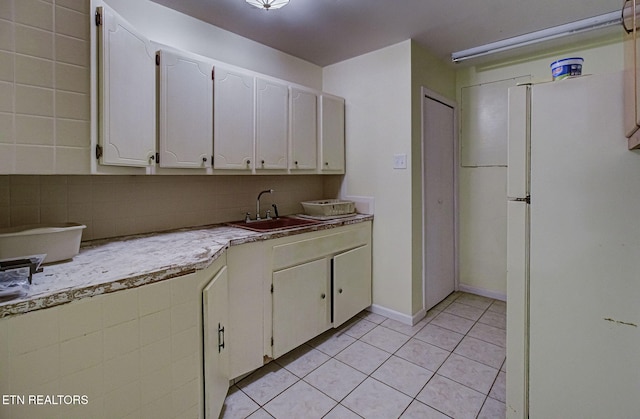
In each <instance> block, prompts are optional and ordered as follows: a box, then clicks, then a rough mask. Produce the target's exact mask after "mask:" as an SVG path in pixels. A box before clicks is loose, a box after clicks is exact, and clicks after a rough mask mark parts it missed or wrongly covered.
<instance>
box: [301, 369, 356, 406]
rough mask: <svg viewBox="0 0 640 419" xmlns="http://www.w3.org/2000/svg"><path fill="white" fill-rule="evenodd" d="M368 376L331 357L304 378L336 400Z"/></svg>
mask: <svg viewBox="0 0 640 419" xmlns="http://www.w3.org/2000/svg"><path fill="white" fill-rule="evenodd" d="M365 378H367V376H366V375H365V374H363V373H361V372H360V371H358V370H356V369H355V368H352V367H350V366H348V365H347V364H344V363H342V362H340V361H337V360H335V359H330V360H329V361H327V362H325V363H324V364H322V366H320V367H319V368H318V369H316V370H315V371H313V372H312V373H310V374H309V375H307V376H306V377H305V378H304V380H305V381H306V382H307V383H309V384H311V385H312V386H314V387H315V388H317V389H318V390H320V391H322V392H323V393H324V394H326V395H328V396H329V397H331V398H332V399H334V400H336V401H340V400H342V399H344V398H345V397H346V395H347V394H349V393H350V392H351V391H353V389H354V388H356V387H357V386H358V385H359V384H360V383H362V382H363V381H364V380H365Z"/></svg>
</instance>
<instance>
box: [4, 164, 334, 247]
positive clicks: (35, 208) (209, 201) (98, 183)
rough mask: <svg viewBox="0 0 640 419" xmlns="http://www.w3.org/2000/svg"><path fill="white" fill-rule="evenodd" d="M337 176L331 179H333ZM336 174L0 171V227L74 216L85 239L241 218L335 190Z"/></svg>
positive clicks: (290, 210)
mask: <svg viewBox="0 0 640 419" xmlns="http://www.w3.org/2000/svg"><path fill="white" fill-rule="evenodd" d="M333 178H336V179H333ZM339 179H340V176H324V177H323V176H319V175H309V176H57V175H56V176H35V175H34V176H0V228H3V227H10V226H17V225H23V224H37V223H59V222H78V223H82V224H85V225H86V226H87V228H86V229H85V230H84V231H83V233H82V239H83V240H93V239H101V238H106V237H114V236H123V235H129V234H138V233H149V232H153V231H161V230H169V229H175V228H181V227H191V226H198V225H206V224H215V223H221V222H225V221H234V220H240V219H242V218H243V214H244V213H246V212H251V213H252V214H253V213H255V205H256V197H257V196H258V193H259V192H260V191H261V190H264V189H271V188H272V189H274V190H275V192H274V193H273V194H265V195H263V196H262V199H261V203H262V206H263V208H270V207H271V204H272V203H276V204H277V205H278V209H279V212H280V214H282V215H287V214H295V213H300V212H302V207H301V205H300V201H308V200H315V199H323V198H331V197H335V196H337V191H338V189H337V188H336V187H332V186H327V187H326V188H325V186H324V184H325V182H326V183H328V184H334V185H335V184H336V183H337V182H339Z"/></svg>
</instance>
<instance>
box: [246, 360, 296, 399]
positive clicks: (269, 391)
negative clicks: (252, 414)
mask: <svg viewBox="0 0 640 419" xmlns="http://www.w3.org/2000/svg"><path fill="white" fill-rule="evenodd" d="M297 380H298V378H297V377H296V376H295V375H293V374H291V373H290V372H289V371H287V370H286V369H284V368H282V367H281V366H279V365H278V364H276V363H275V362H272V363H270V364H267V365H265V366H264V367H262V368H260V369H259V370H257V371H256V372H254V373H253V374H251V375H250V376H248V377H247V378H245V379H243V380H242V381H240V382H239V383H238V384H237V385H238V387H239V388H240V389H241V390H242V391H243V392H244V393H246V394H247V396H249V397H251V398H252V399H253V400H254V401H255V402H256V403H258V404H259V405H261V406H262V405H264V404H265V403H266V402H268V401H269V400H271V399H273V398H274V397H276V396H277V395H278V394H280V393H281V392H283V391H284V390H286V389H287V388H289V387H290V386H291V385H293V384H294V383H295V382H296V381H297Z"/></svg>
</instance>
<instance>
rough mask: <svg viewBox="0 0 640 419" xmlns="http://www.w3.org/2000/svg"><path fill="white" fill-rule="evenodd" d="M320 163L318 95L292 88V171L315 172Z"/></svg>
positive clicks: (290, 163) (290, 165) (290, 164)
mask: <svg viewBox="0 0 640 419" xmlns="http://www.w3.org/2000/svg"><path fill="white" fill-rule="evenodd" d="M317 161H318V95H316V94H315V93H313V92H310V91H307V90H302V89H297V88H295V87H292V88H291V160H290V162H289V168H290V169H291V170H314V169H315V168H316V167H317Z"/></svg>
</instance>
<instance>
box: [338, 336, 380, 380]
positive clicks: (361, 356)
mask: <svg viewBox="0 0 640 419" xmlns="http://www.w3.org/2000/svg"><path fill="white" fill-rule="evenodd" d="M390 356H391V354H389V353H388V352H385V351H383V350H382V349H378V348H376V347H374V346H371V345H369V344H368V343H364V342H360V341H357V342H355V343H354V344H353V345H351V346H349V347H348V348H347V349H345V350H344V351H342V352H340V353H339V354H338V355H336V356H335V358H336V359H337V360H338V361H342V362H344V363H345V364H347V365H349V366H351V367H353V368H355V369H357V370H358V371H360V372H363V373H365V374H367V375H368V374H371V373H372V372H373V371H375V370H376V368H378V367H379V366H380V365H382V363H383V362H384V361H386V360H387V359H388V358H389V357H390Z"/></svg>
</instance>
